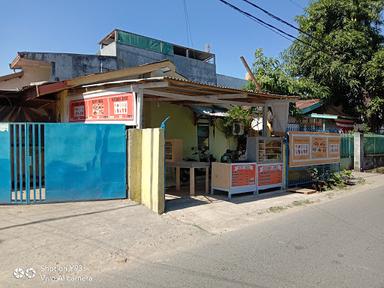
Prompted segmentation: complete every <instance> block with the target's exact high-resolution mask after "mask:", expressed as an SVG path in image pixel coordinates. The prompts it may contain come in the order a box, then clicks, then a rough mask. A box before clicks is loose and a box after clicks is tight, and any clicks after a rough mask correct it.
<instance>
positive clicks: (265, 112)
mask: <svg viewBox="0 0 384 288" xmlns="http://www.w3.org/2000/svg"><path fill="white" fill-rule="evenodd" d="M267 131H268V105H264V107H263V136H264V137H266V136H268V133H267Z"/></svg>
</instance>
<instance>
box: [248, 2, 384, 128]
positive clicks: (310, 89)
mask: <svg viewBox="0 0 384 288" xmlns="http://www.w3.org/2000/svg"><path fill="white" fill-rule="evenodd" d="M383 11H384V0H365V1H357V0H313V1H311V2H310V4H309V6H308V7H307V8H306V10H305V13H304V15H301V16H298V17H297V18H296V20H297V22H298V25H299V27H300V29H301V30H302V31H304V32H305V33H299V35H298V38H299V40H296V41H295V42H294V43H293V44H292V45H291V46H290V47H289V49H287V51H285V52H284V53H283V54H282V57H281V59H276V58H269V57H266V56H264V55H263V53H262V50H261V49H258V50H256V53H255V63H254V66H253V69H254V74H255V76H256V79H257V81H258V82H259V83H260V84H261V87H262V89H263V90H265V91H269V92H273V93H280V94H286V95H298V96H300V97H301V98H302V99H306V98H320V99H323V100H326V101H329V102H330V103H331V104H335V105H340V104H342V105H343V108H344V110H345V112H347V113H350V114H352V115H355V116H356V117H357V118H358V119H360V120H361V121H362V122H365V123H367V124H368V126H369V127H370V128H371V131H377V129H378V128H379V127H380V126H382V125H383V124H384V117H383V108H382V107H383V99H384V36H383V35H382V33H381V28H382V25H383V19H382V16H383ZM249 88H254V87H252V84H250V85H249Z"/></svg>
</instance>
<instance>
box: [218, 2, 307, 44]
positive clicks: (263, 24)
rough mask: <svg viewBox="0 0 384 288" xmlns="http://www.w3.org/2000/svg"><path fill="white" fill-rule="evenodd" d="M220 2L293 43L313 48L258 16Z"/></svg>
mask: <svg viewBox="0 0 384 288" xmlns="http://www.w3.org/2000/svg"><path fill="white" fill-rule="evenodd" d="M219 1H220V2H222V3H224V4H225V5H227V6H229V7H231V8H232V9H234V10H236V11H238V12H240V13H241V14H243V15H245V16H247V17H248V18H251V19H252V20H254V21H255V22H257V23H259V24H262V26H264V27H267V28H268V29H270V30H273V31H277V32H279V33H281V34H283V35H285V36H287V37H289V38H291V39H290V41H293V40H292V39H294V40H297V41H299V42H302V43H303V44H306V45H309V46H311V44H310V43H307V42H305V41H303V40H301V39H299V38H297V37H296V36H294V35H292V34H290V33H287V32H285V31H284V30H282V29H280V28H278V27H276V26H274V25H272V24H269V23H267V22H265V21H264V20H262V19H260V18H258V17H256V16H254V15H252V14H251V13H248V12H246V11H244V10H242V9H240V8H239V7H237V6H235V5H233V4H231V3H229V2H227V1H225V0H219ZM311 47H312V46H311ZM312 48H314V47H312Z"/></svg>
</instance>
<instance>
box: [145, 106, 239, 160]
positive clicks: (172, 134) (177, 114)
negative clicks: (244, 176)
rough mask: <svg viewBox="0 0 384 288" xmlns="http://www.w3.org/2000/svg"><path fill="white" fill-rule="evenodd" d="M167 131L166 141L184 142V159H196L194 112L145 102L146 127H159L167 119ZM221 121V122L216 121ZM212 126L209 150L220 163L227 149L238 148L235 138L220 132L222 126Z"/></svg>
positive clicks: (186, 108)
mask: <svg viewBox="0 0 384 288" xmlns="http://www.w3.org/2000/svg"><path fill="white" fill-rule="evenodd" d="M167 116H170V119H169V120H168V122H167V128H166V130H165V138H166V139H174V138H176V139H182V140H183V157H184V158H196V155H193V153H195V152H196V147H197V126H196V125H195V116H194V114H193V112H192V110H191V109H190V108H189V107H187V106H183V105H176V104H170V103H164V102H144V127H146V128H155V127H159V126H160V124H161V122H162V121H163V120H164V119H165V118H166V117H167ZM216 121H220V120H216ZM218 124H219V123H217V125H211V126H210V129H209V134H210V137H209V146H210V147H209V150H210V152H211V153H212V154H213V156H214V157H215V158H216V159H217V160H218V161H219V160H220V157H221V156H222V155H223V154H224V153H225V151H226V150H227V149H235V148H236V146H237V143H236V140H235V138H229V139H228V138H227V137H226V136H225V134H224V133H223V132H222V131H221V130H220V125H218Z"/></svg>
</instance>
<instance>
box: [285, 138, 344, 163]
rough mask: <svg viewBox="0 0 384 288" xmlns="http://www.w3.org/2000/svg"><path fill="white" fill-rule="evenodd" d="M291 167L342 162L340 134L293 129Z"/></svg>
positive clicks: (290, 141)
mask: <svg viewBox="0 0 384 288" xmlns="http://www.w3.org/2000/svg"><path fill="white" fill-rule="evenodd" d="M288 135H289V167H303V166H309V165H322V164H332V163H339V162H340V135H339V134H336V133H322V132H302V131H291V132H289V133H288Z"/></svg>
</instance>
